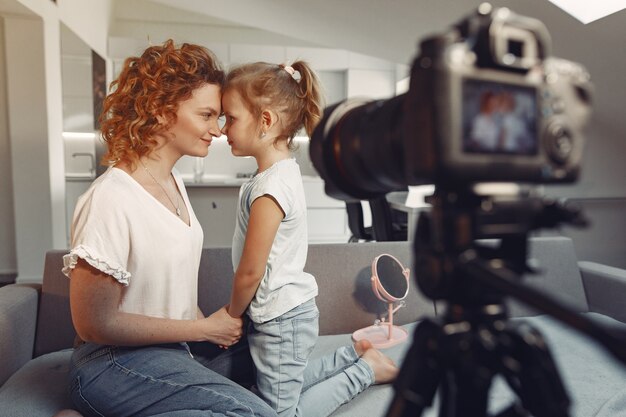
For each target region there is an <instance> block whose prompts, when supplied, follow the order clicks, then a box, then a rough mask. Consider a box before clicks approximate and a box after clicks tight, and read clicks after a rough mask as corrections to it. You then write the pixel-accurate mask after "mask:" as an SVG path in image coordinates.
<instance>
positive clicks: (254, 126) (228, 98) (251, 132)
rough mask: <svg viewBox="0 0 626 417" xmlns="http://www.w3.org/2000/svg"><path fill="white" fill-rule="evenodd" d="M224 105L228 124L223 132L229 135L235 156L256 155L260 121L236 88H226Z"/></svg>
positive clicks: (229, 142)
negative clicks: (245, 103) (247, 106)
mask: <svg viewBox="0 0 626 417" xmlns="http://www.w3.org/2000/svg"><path fill="white" fill-rule="evenodd" d="M222 107H223V111H224V116H226V124H225V125H224V127H223V128H222V133H223V134H225V135H226V136H228V144H229V145H230V149H231V152H232V153H233V155H235V156H254V155H255V150H256V149H257V146H256V145H259V144H260V141H259V140H258V136H259V123H258V120H256V119H255V118H254V116H253V115H252V113H250V111H248V109H247V108H246V106H245V105H244V103H243V100H242V99H241V95H240V94H239V93H238V92H237V91H235V90H232V89H230V90H226V91H225V92H224V95H223V96H222Z"/></svg>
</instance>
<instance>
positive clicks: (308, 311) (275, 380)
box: [222, 61, 397, 417]
mask: <svg viewBox="0 0 626 417" xmlns="http://www.w3.org/2000/svg"><path fill="white" fill-rule="evenodd" d="M321 101H322V97H321V94H320V86H319V82H318V80H317V77H316V76H315V73H314V72H313V71H312V70H311V68H310V67H309V66H308V65H307V64H306V63H305V62H302V61H298V62H295V63H293V64H292V65H291V66H286V65H273V64H268V63H260V62H259V63H254V64H247V65H243V66H240V67H237V68H235V69H233V70H232V71H231V72H230V73H229V75H228V77H227V81H226V86H225V89H224V94H223V96H222V108H223V111H224V115H225V116H226V124H225V126H224V128H223V129H222V132H223V133H224V134H225V135H227V137H228V143H229V144H230V146H231V149H232V153H233V155H235V156H252V157H254V158H255V159H256V162H257V165H258V171H257V173H256V175H255V176H254V177H253V178H251V179H250V181H248V182H247V183H245V184H243V185H242V187H241V190H240V192H239V203H238V207H237V220H236V226H235V233H234V236H233V247H232V249H233V252H232V257H233V268H234V270H235V278H234V283H233V292H232V295H231V299H230V306H229V313H230V315H231V316H233V317H240V316H242V315H243V314H244V313H247V315H248V316H249V317H250V319H251V325H250V327H249V331H248V342H249V345H250V352H251V355H252V358H253V360H254V364H255V366H256V368H257V388H258V392H259V395H260V396H261V398H263V399H264V400H265V401H266V402H267V403H268V404H269V405H270V406H272V407H273V408H274V409H275V410H276V411H277V413H278V415H279V416H281V417H291V416H295V415H298V416H302V415H306V416H312V415H315V416H327V415H329V414H330V413H332V412H333V411H334V410H335V409H336V408H337V407H339V406H340V405H341V404H343V403H345V402H347V401H349V400H350V399H351V398H353V397H354V396H355V395H356V394H358V393H359V392H361V391H362V390H363V389H365V388H367V387H368V386H369V385H371V384H373V383H374V382H377V383H382V382H389V381H391V380H392V379H393V378H394V377H395V375H396V373H397V367H396V366H395V365H394V364H393V362H392V361H391V360H390V359H389V358H387V357H385V356H384V355H382V353H380V352H379V351H377V350H375V349H372V348H371V344H369V343H368V342H361V343H358V344H356V345H355V346H346V347H342V348H339V349H338V350H337V351H336V352H335V353H334V354H332V355H330V356H328V357H324V358H320V359H317V360H313V361H310V362H309V361H308V358H309V355H310V354H311V352H312V350H313V348H314V346H315V343H316V340H317V335H318V317H319V313H318V310H317V306H316V304H315V297H316V296H317V284H316V282H315V278H314V277H313V276H312V275H311V274H308V273H306V272H304V270H303V269H304V265H305V262H306V256H307V249H308V236H307V217H306V213H307V211H306V210H307V207H306V201H305V196H304V188H303V185H302V177H301V174H300V168H299V166H298V164H297V163H296V161H295V159H294V158H292V157H291V151H292V150H293V147H294V145H293V138H294V136H295V135H296V133H297V132H298V131H299V130H300V129H301V128H302V127H304V129H305V131H306V133H307V134H308V135H309V136H310V135H311V134H312V132H313V129H314V127H315V125H316V124H317V122H318V121H319V119H320V116H321V113H322V103H321Z"/></svg>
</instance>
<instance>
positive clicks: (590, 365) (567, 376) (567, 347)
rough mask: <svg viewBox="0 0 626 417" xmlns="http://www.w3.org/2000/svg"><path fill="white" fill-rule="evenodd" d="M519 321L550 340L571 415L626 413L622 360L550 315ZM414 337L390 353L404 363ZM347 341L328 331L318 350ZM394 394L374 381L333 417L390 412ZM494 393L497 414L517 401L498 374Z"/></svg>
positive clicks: (432, 412) (431, 414)
mask: <svg viewBox="0 0 626 417" xmlns="http://www.w3.org/2000/svg"><path fill="white" fill-rule="evenodd" d="M585 316H587V317H588V318H590V319H594V320H597V321H598V322H600V323H602V324H604V325H609V326H615V327H618V328H621V329H623V330H626V325H624V323H621V322H619V321H617V320H613V319H611V318H609V317H606V316H603V315H600V314H596V313H585ZM513 320H514V321H524V322H527V323H529V324H530V325H531V326H533V327H535V328H536V329H538V330H539V331H540V332H541V333H542V334H543V336H544V338H545V339H546V340H547V343H548V346H549V348H550V351H551V353H552V355H553V357H554V358H555V361H556V363H557V367H558V369H559V372H560V374H561V379H562V380H563V381H564V383H565V387H566V390H567V391H568V393H569V396H570V399H571V401H572V406H571V409H570V415H571V417H589V416H596V417H626V407H625V406H626V388H625V386H626V369H625V368H624V366H623V365H622V364H621V363H619V362H618V361H617V360H616V359H614V358H613V357H612V356H610V355H608V354H607V353H606V352H605V350H604V349H602V348H600V347H598V345H597V344H596V343H595V342H593V341H591V340H589V339H588V338H587V337H585V336H583V335H581V334H579V333H578V332H576V331H574V330H572V329H570V328H569V327H567V326H565V325H563V324H561V323H560V322H557V321H555V320H554V319H552V318H550V317H548V316H545V315H544V316H536V317H529V318H520V319H513ZM405 328H407V330H409V334H411V335H412V334H413V329H414V328H415V326H414V325H408V326H405ZM410 340H411V339H409V341H408V342H407V343H403V344H401V345H397V346H395V347H393V348H390V349H386V350H384V353H385V354H387V355H388V356H390V357H391V358H392V359H394V360H395V361H396V363H398V364H399V365H400V364H401V363H402V360H403V358H404V356H405V354H406V352H407V350H408V348H409V343H410ZM346 343H350V335H336V336H324V337H323V338H321V339H320V341H319V343H318V345H317V346H316V348H315V351H314V355H315V356H319V355H323V354H325V353H329V352H332V351H333V350H334V349H336V348H337V347H339V346H342V345H344V344H346ZM393 395H394V391H393V387H392V386H391V385H380V386H373V387H371V388H369V389H368V390H367V391H366V392H365V393H362V394H360V395H358V396H357V397H356V398H354V399H353V400H352V401H350V402H349V403H347V404H344V405H343V406H341V407H340V408H339V409H338V410H337V411H336V412H335V413H333V414H332V417H344V416H352V417H354V416H373V417H374V416H381V417H382V416H385V415H386V412H387V406H388V404H389V402H390V401H391V399H392V398H393ZM489 397H490V400H489V408H490V412H491V413H494V412H496V411H499V410H501V409H502V408H503V407H505V406H507V405H509V404H510V403H511V401H512V398H513V393H512V392H511V390H510V388H509V387H508V385H506V383H504V382H503V380H502V379H500V378H497V379H496V381H495V384H494V386H493V388H492V389H491V390H490V392H489ZM436 404H437V399H435V405H434V406H433V407H430V408H429V409H428V410H426V411H425V412H424V413H423V414H422V416H423V417H435V416H437V415H438V410H437V405H436Z"/></svg>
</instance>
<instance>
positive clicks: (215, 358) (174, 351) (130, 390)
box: [70, 343, 276, 417]
mask: <svg viewBox="0 0 626 417" xmlns="http://www.w3.org/2000/svg"><path fill="white" fill-rule="evenodd" d="M198 347H200V348H202V349H204V352H201V353H200V354H198V355H195V359H194V357H192V355H191V353H190V348H189V346H188V345H186V344H163V345H154V346H142V347H117V346H101V345H96V344H92V343H86V344H83V345H82V346H79V347H78V348H76V349H75V351H74V354H73V355H72V361H71V365H70V394H71V397H72V400H73V401H74V404H75V405H76V407H77V408H78V409H79V411H80V412H81V413H83V414H84V415H85V416H106V417H118V416H120V417H121V416H136V417H142V416H159V417H195V416H215V417H217V416H229V417H234V416H263V417H265V416H267V417H271V416H276V413H275V412H274V410H272V409H271V408H270V407H269V406H268V405H267V404H266V403H264V402H263V401H262V400H261V399H259V397H257V396H256V395H255V394H254V393H252V392H250V391H248V390H247V389H245V388H243V387H242V386H240V385H238V384H237V383H235V382H233V381H231V380H230V379H229V377H233V378H235V379H237V378H239V377H243V376H244V375H246V374H247V372H245V369H244V368H245V364H250V361H249V353H248V346H247V345H246V344H245V343H243V344H242V343H240V344H239V345H236V346H235V347H232V348H231V349H229V350H226V351H224V350H220V349H219V348H218V347H216V346H213V345H209V344H202V345H198ZM248 369H249V370H251V367H248ZM248 374H249V373H248Z"/></svg>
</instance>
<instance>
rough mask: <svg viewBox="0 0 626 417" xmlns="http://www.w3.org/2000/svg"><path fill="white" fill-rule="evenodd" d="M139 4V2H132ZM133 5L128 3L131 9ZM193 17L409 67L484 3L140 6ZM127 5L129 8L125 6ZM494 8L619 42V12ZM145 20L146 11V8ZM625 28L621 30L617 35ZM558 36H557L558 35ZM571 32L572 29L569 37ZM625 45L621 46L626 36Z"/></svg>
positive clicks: (182, 1) (524, 2)
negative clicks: (583, 14)
mask: <svg viewBox="0 0 626 417" xmlns="http://www.w3.org/2000/svg"><path fill="white" fill-rule="evenodd" d="M133 1H137V0H133ZM133 1H131V2H130V3H132V2H133ZM141 1H147V2H149V3H153V4H154V5H155V6H156V5H160V6H165V7H167V8H168V9H170V10H172V11H173V10H175V11H178V12H179V13H180V14H179V17H182V16H183V13H185V14H187V15H190V16H193V18H194V22H193V23H195V24H202V23H204V24H216V25H222V27H223V28H224V29H225V30H226V29H228V28H229V27H230V28H232V27H233V26H239V27H242V28H248V29H255V30H257V31H264V32H265V33H273V34H275V35H277V36H283V37H285V38H289V39H292V40H294V41H299V42H302V43H304V44H307V45H317V46H322V47H329V48H337V49H346V50H350V51H354V52H359V53H363V54H366V55H371V56H375V57H379V58H383V59H386V60H389V61H391V62H396V63H399V64H408V63H410V61H411V58H412V57H413V56H414V54H415V51H416V48H417V45H418V40H419V39H421V38H423V37H425V36H427V35H430V34H434V33H441V32H442V31H445V30H446V29H447V28H448V27H449V26H450V25H451V24H453V23H454V22H456V21H458V20H459V19H461V18H463V17H464V16H465V15H467V14H468V13H470V12H472V11H473V10H475V9H476V7H477V6H478V5H479V4H480V3H482V1H479V0H392V1H385V0H316V1H304V0H263V1H258V0H236V1H233V0H141ZM125 3H128V0H126V2H125ZM491 3H492V4H493V5H494V6H505V7H509V8H510V9H512V10H513V11H515V12H517V13H520V14H524V15H528V16H532V17H536V18H539V19H540V20H542V21H544V23H546V25H547V26H548V28H549V29H550V30H551V32H552V27H554V28H569V27H574V28H578V30H581V28H584V27H592V30H593V31H594V33H595V34H596V36H601V37H603V38H606V39H607V40H613V42H614V39H615V36H614V35H616V33H614V32H613V31H614V30H615V29H616V28H617V27H618V26H616V25H615V24H613V26H611V27H606V22H607V21H616V20H619V19H621V20H624V17H625V16H626V11H621V12H618V13H616V14H615V15H612V16H609V17H607V18H604V19H600V20H599V21H596V22H593V23H591V24H589V25H588V26H584V25H582V23H580V22H579V21H577V20H576V19H574V18H573V17H571V16H570V15H568V14H566V13H565V12H563V11H562V10H560V9H559V8H557V7H556V6H555V5H553V4H552V3H550V2H549V1H548V0H494V1H492V2H491ZM143 12H144V14H145V8H143ZM622 27H623V26H622V25H621V24H620V25H619V28H620V29H619V30H622V29H621V28H622ZM557 31H558V30H557ZM567 32H569V29H567V30H566V31H565V33H567ZM620 33H621V34H622V36H621V39H622V40H623V32H620Z"/></svg>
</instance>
